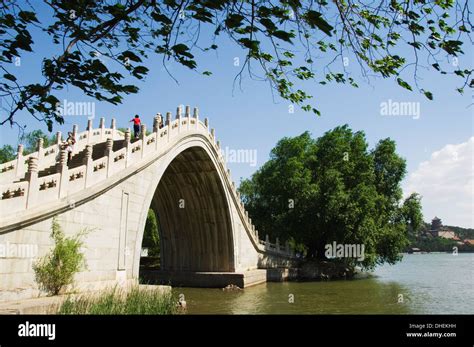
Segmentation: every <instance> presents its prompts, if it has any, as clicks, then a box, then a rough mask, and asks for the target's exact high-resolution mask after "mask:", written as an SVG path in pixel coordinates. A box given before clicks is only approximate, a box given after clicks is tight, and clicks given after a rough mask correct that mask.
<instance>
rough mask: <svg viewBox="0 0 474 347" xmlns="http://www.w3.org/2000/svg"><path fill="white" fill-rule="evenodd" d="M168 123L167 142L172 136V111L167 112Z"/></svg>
mask: <svg viewBox="0 0 474 347" xmlns="http://www.w3.org/2000/svg"><path fill="white" fill-rule="evenodd" d="M166 125H167V126H168V136H167V142H169V141H170V137H171V112H166Z"/></svg>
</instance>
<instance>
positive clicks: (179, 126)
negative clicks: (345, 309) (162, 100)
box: [176, 105, 183, 133]
mask: <svg viewBox="0 0 474 347" xmlns="http://www.w3.org/2000/svg"><path fill="white" fill-rule="evenodd" d="M182 113H183V107H182V105H179V106H178V107H177V108H176V119H177V120H178V133H180V132H181V116H182Z"/></svg>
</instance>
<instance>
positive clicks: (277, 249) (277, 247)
mask: <svg viewBox="0 0 474 347" xmlns="http://www.w3.org/2000/svg"><path fill="white" fill-rule="evenodd" d="M275 248H276V251H277V252H280V239H279V238H278V237H277V238H276V242H275Z"/></svg>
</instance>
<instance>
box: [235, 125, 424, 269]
mask: <svg viewBox="0 0 474 347" xmlns="http://www.w3.org/2000/svg"><path fill="white" fill-rule="evenodd" d="M405 166H406V165H405V161H404V160H403V159H402V158H400V157H399V156H398V155H397V153H396V146H395V142H394V141H392V140H390V139H384V140H381V141H380V142H379V143H378V144H377V145H376V147H375V148H374V149H373V150H369V148H368V144H367V141H366V139H365V135H364V133H363V132H352V130H351V129H349V127H348V126H347V125H345V126H341V127H337V128H335V129H333V130H331V131H328V132H327V133H325V134H324V135H323V136H322V137H320V138H317V139H312V138H311V136H310V134H309V133H308V132H305V133H303V134H302V135H300V136H297V137H294V138H283V139H282V140H280V141H279V142H278V144H277V145H276V147H275V148H273V150H272V151H271V155H270V160H269V161H267V162H266V163H265V164H264V165H263V166H262V167H261V168H260V169H259V170H258V171H257V172H256V173H255V174H254V175H253V176H252V178H251V179H248V180H244V181H243V182H241V185H240V188H239V191H240V192H241V194H242V197H243V201H244V203H245V207H246V209H248V211H249V214H250V215H251V217H252V221H254V223H255V224H256V226H257V228H258V230H259V232H260V235H265V234H269V235H271V236H272V237H279V238H280V240H291V242H292V244H294V245H304V246H305V247H306V249H307V255H308V256H309V257H315V258H319V259H324V258H325V255H324V250H325V248H324V247H325V245H326V244H329V243H332V242H333V241H336V242H337V243H339V244H364V245H365V259H364V260H363V262H362V263H361V264H360V265H362V266H364V267H368V268H370V267H373V266H374V265H376V264H380V263H384V262H388V263H394V262H396V261H397V260H399V258H400V257H399V252H401V251H403V249H404V248H405V247H406V245H407V243H408V239H407V229H408V226H409V225H411V227H412V228H415V229H418V228H419V227H420V223H421V222H420V218H422V217H421V211H420V209H421V205H420V201H419V196H418V195H412V196H411V197H410V198H409V199H407V201H405V204H404V206H403V207H400V201H401V198H402V191H401V188H400V182H401V181H402V179H403V177H404V175H405ZM402 215H403V216H404V217H405V218H402V217H401V216H402ZM347 262H348V263H350V262H353V260H350V259H347Z"/></svg>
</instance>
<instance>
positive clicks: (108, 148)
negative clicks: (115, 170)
mask: <svg viewBox="0 0 474 347" xmlns="http://www.w3.org/2000/svg"><path fill="white" fill-rule="evenodd" d="M104 156H106V157H107V160H106V161H107V177H109V176H110V175H111V174H112V164H113V162H114V140H113V139H112V138H110V137H109V138H108V139H107V141H106V142H105V151H104Z"/></svg>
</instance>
